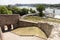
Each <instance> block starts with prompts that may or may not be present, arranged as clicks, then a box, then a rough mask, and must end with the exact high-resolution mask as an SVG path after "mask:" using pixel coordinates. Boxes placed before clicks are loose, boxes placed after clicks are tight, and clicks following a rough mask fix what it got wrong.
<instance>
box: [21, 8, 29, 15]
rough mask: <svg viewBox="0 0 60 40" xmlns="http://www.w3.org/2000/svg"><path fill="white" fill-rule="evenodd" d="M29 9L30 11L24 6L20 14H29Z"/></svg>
mask: <svg viewBox="0 0 60 40" xmlns="http://www.w3.org/2000/svg"><path fill="white" fill-rule="evenodd" d="M28 11H29V10H28V9H26V8H23V9H21V10H20V15H21V16H22V15H25V14H28Z"/></svg>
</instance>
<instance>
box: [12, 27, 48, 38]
mask: <svg viewBox="0 0 60 40" xmlns="http://www.w3.org/2000/svg"><path fill="white" fill-rule="evenodd" d="M12 32H13V33H15V34H17V35H35V36H39V37H42V38H47V36H46V35H45V33H44V32H43V31H42V30H41V29H40V28H38V27H23V28H17V29H15V30H13V31H12Z"/></svg>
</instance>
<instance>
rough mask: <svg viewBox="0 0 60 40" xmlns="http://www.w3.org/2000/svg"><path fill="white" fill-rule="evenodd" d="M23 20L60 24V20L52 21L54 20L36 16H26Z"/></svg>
mask: <svg viewBox="0 0 60 40" xmlns="http://www.w3.org/2000/svg"><path fill="white" fill-rule="evenodd" d="M24 19H25V20H29V21H35V22H39V21H49V22H57V23H60V19H54V18H41V17H38V16H27V17H25V18H24Z"/></svg>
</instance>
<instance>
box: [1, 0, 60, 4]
mask: <svg viewBox="0 0 60 40" xmlns="http://www.w3.org/2000/svg"><path fill="white" fill-rule="evenodd" d="M16 3H22V4H31V3H33V4H34V3H48V4H55V3H60V0H0V5H4V4H5V5H7V4H16Z"/></svg>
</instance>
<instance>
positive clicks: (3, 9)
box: [0, 6, 12, 14]
mask: <svg viewBox="0 0 60 40" xmlns="http://www.w3.org/2000/svg"><path fill="white" fill-rule="evenodd" d="M0 14H12V11H9V10H8V9H7V8H6V6H0Z"/></svg>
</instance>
